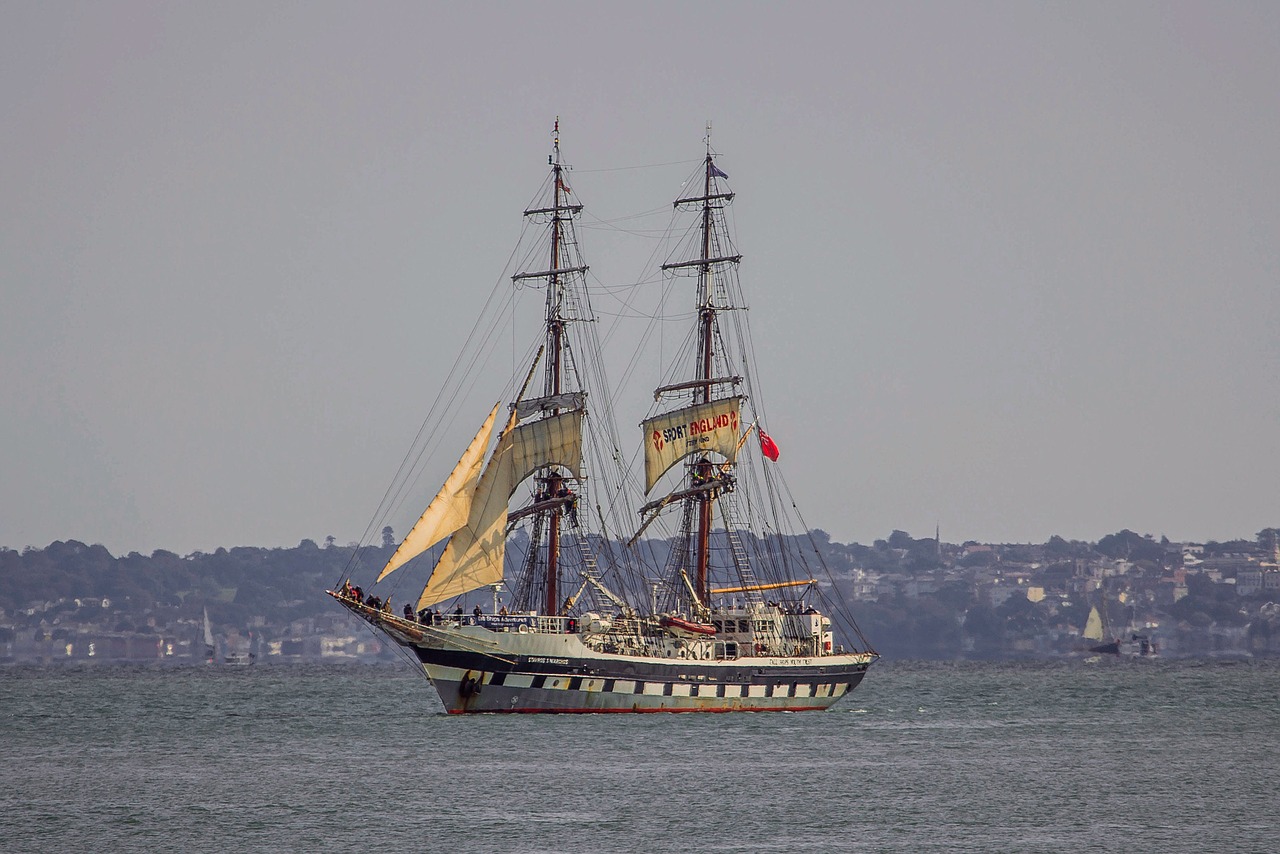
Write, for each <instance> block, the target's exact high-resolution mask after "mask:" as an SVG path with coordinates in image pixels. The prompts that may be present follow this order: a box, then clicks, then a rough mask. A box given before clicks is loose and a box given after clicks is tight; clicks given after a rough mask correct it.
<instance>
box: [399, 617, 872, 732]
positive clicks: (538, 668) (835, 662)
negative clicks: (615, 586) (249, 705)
mask: <svg viewBox="0 0 1280 854" xmlns="http://www.w3.org/2000/svg"><path fill="white" fill-rule="evenodd" d="M381 623H382V624H381V626H380V628H382V629H383V631H385V632H386V633H387V634H388V635H389V636H390V637H391V638H392V639H394V640H395V641H396V642H397V643H399V644H401V645H402V646H404V647H406V648H407V649H408V650H410V651H411V652H412V653H413V654H414V655H415V656H416V657H417V659H418V661H419V662H420V663H421V666H422V668H423V671H424V672H425V673H426V675H427V677H428V678H429V679H430V680H431V683H432V684H433V685H434V686H435V688H436V691H437V693H438V694H439V695H440V700H441V702H442V703H443V704H444V707H445V710H446V711H447V712H449V713H450V714H466V713H485V712H488V713H497V712H501V713H538V712H548V713H574V712H578V713H595V712H734V711H774V712H794V711H816V710H822V709H826V708H829V707H830V706H832V705H834V704H835V703H836V702H837V701H839V700H840V699H841V698H842V697H844V696H845V695H846V694H848V693H849V692H850V691H852V690H853V689H854V688H856V687H857V686H858V683H860V682H861V681H862V678H863V676H864V675H865V674H866V671H867V667H868V666H869V665H870V663H871V661H872V660H874V657H873V656H869V655H867V654H864V653H854V654H835V655H823V656H796V657H785V658H783V657H763V656H760V657H746V658H737V659H732V660H729V659H711V660H698V659H692V658H678V657H677V658H673V659H663V658H656V657H649V656H630V655H615V654H610V653H603V652H599V651H597V650H593V649H591V648H590V647H588V646H587V645H586V644H584V643H583V642H582V641H581V639H580V637H579V636H578V635H576V634H545V633H536V632H529V633H527V634H522V633H518V632H512V633H503V632H491V631H489V630H488V629H485V628H480V627H475V626H444V627H426V626H415V625H413V624H410V623H403V622H402V621H399V620H383V621H381Z"/></svg>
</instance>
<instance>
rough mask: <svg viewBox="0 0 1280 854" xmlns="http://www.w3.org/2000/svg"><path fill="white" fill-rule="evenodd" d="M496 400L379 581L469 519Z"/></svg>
mask: <svg viewBox="0 0 1280 854" xmlns="http://www.w3.org/2000/svg"><path fill="white" fill-rule="evenodd" d="M501 405H502V404H501V403H498V404H495V405H494V407H493V411H492V412H490V413H489V417H488V418H486V419H485V421H484V424H482V425H480V432H478V433H476V436H475V438H474V439H472V440H471V444H470V445H468V446H467V449H466V450H465V451H463V453H462V458H461V459H460V460H458V464H457V465H456V466H454V467H453V471H452V472H451V473H450V474H449V476H448V477H447V478H445V481H444V486H442V487H440V491H439V492H438V493H437V494H436V497H435V498H433V499H431V503H430V504H428V505H427V509H426V510H424V511H422V515H421V516H420V517H418V521H417V522H415V523H414V525H413V528H412V530H410V531H409V535H408V536H406V537H405V538H404V541H403V542H402V543H400V548H398V549H396V553H395V554H393V555H392V556H391V560H389V561H387V565H386V566H385V567H383V568H382V574H380V575H379V576H378V581H381V580H382V579H384V578H386V577H387V576H388V575H390V574H391V573H393V572H395V571H396V570H397V569H399V568H400V567H402V566H404V565H405V564H406V563H408V562H409V561H411V560H413V559H414V558H415V557H417V556H418V555H420V554H422V553H423V552H425V551H426V550H427V549H429V548H431V547H432V546H434V545H435V544H436V543H438V542H440V541H441V540H443V539H444V538H445V537H447V536H449V535H450V534H452V533H453V532H454V531H456V530H458V529H459V528H461V527H462V526H463V525H465V524H466V522H467V516H468V515H469V514H470V513H471V499H472V496H473V495H474V493H475V491H476V483H477V482H478V481H479V479H480V466H481V464H482V463H483V462H484V452H485V450H486V449H487V448H488V447H489V437H490V436H492V435H493V421H494V419H495V418H497V416H498V407H499V406H501Z"/></svg>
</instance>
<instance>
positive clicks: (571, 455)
mask: <svg viewBox="0 0 1280 854" xmlns="http://www.w3.org/2000/svg"><path fill="white" fill-rule="evenodd" d="M582 417H583V412H582V410H573V411H571V412H565V413H562V414H560V415H556V416H553V417H551V418H544V419H542V420H541V421H533V422H530V423H528V424H521V425H520V426H518V427H514V428H512V429H510V430H507V431H506V432H505V433H503V435H502V438H500V439H499V440H498V444H497V446H496V447H494V449H493V455H492V456H491V457H490V458H489V464H488V465H487V466H485V470H484V473H483V474H482V475H480V482H479V483H478V484H477V485H476V489H475V494H474V496H473V497H472V500H471V508H470V513H469V514H468V516H467V521H466V524H464V525H463V526H462V527H460V528H459V529H458V530H457V531H455V532H454V534H453V538H452V539H450V540H449V545H447V546H446V547H445V550H444V554H442V555H441V556H440V561H439V563H437V564H436V568H435V570H434V571H433V572H432V573H431V578H430V580H428V581H427V586H426V588H425V589H423V591H422V596H421V597H419V599H418V607H419V608H425V607H427V606H428V605H434V604H436V603H437V602H442V601H444V600H445V599H450V598H452V597H454V596H458V595H460V594H462V593H466V592H468V591H470V590H475V589H477V588H480V587H484V586H486V585H489V584H496V583H497V582H499V581H501V580H502V561H503V556H504V554H505V551H506V539H505V537H506V530H505V529H506V526H507V505H508V501H510V499H511V494H512V493H513V492H515V489H516V487H517V486H519V485H520V482H521V481H523V480H524V479H525V478H527V477H528V476H529V475H531V474H533V472H534V471H536V470H537V469H539V468H542V467H544V466H551V465H558V466H563V467H564V468H567V469H568V470H569V471H570V472H573V473H574V474H576V473H577V472H578V470H579V469H580V468H581V466H582Z"/></svg>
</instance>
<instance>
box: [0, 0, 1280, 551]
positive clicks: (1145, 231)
mask: <svg viewBox="0 0 1280 854" xmlns="http://www.w3.org/2000/svg"><path fill="white" fill-rule="evenodd" d="M464 5H465V6H466V8H463V7H464ZM0 22H2V23H3V26H0V97H2V98H3V101H2V106H3V109H2V110H0V195H2V197H3V200H4V201H3V206H2V207H0V216H3V225H2V227H0V296H2V297H3V311H0V396H2V398H3V401H4V414H3V415H0V483H2V484H3V487H2V489H0V544H2V545H7V546H9V547H13V548H20V547H22V546H24V545H34V546H44V545H47V544H48V543H49V542H51V541H53V540H55V539H72V538H74V539H80V540H84V541H87V542H101V543H103V544H104V545H106V546H107V547H108V548H110V549H111V550H112V551H113V552H117V553H120V552H127V551H131V550H138V551H142V552H149V551H151V550H152V549H155V548H167V549H171V550H174V551H178V552H180V553H185V552H189V551H192V550H196V549H202V550H209V549H212V548H214V547H217V546H232V545H293V544H296V543H297V542H298V541H299V540H300V539H302V538H304V537H311V538H314V539H317V540H319V539H321V538H323V537H324V536H325V535H327V534H333V535H335V536H336V537H338V539H339V540H340V541H346V540H349V539H355V538H357V537H359V536H360V534H361V532H362V531H363V530H364V527H365V525H366V523H367V522H368V521H369V518H370V516H371V515H372V514H373V512H374V510H375V508H376V506H377V504H378V502H379V500H380V498H381V497H382V494H383V491H384V489H385V488H386V486H387V484H388V483H389V481H390V480H391V477H392V475H393V473H394V471H395V469H396V466H397V465H398V463H399V461H400V459H401V457H402V455H403V454H404V451H405V449H406V448H407V447H408V445H409V443H410V441H411V439H412V436H413V434H414V432H415V431H416V429H417V426H418V424H419V422H420V421H421V419H422V418H423V416H424V415H425V414H426V411H427V408H428V406H429V405H430V403H431V400H432V399H433V397H434V394H435V390H436V387H437V386H438V384H439V383H440V381H441V379H442V378H443V371H444V368H445V367H447V365H448V363H449V362H450V361H451V360H452V359H453V357H454V355H455V354H456V352H457V350H458V349H459V348H460V346H461V343H462V340H463V335H464V333H465V330H466V329H467V328H469V326H470V324H471V322H472V321H473V320H474V318H475V315H476V314H477V313H478V311H479V309H480V306H481V303H482V302H483V299H484V297H485V296H486V295H487V294H488V292H489V290H490V288H491V287H492V286H493V284H494V282H495V281H497V278H498V276H499V275H500V274H501V273H502V270H503V266H504V264H505V262H506V259H507V257H508V255H509V253H510V251H511V248H512V246H513V245H514V243H515V240H516V237H517V235H518V233H519V229H520V225H521V223H520V216H519V212H520V210H521V209H522V208H523V206H524V205H525V203H526V202H528V200H529V199H530V198H531V197H532V195H533V193H534V191H535V190H536V189H537V187H538V185H539V183H540V182H541V181H542V179H543V177H544V175H545V169H546V166H545V164H546V155H547V151H548V147H549V131H550V126H551V122H552V120H553V119H554V117H555V116H556V115H559V116H560V117H561V120H562V138H563V144H564V149H565V154H566V158H567V159H568V160H569V162H571V163H572V164H573V165H574V166H575V172H574V178H573V185H574V190H575V192H576V194H577V195H578V197H579V200H580V201H582V202H584V203H585V204H586V205H587V206H588V210H589V212H590V214H591V216H593V217H596V218H598V219H599V220H616V219H618V218H621V217H626V216H628V215H631V214H635V213H638V212H642V211H650V210H654V209H658V208H664V209H665V208H667V207H668V206H669V203H670V200H671V199H672V198H674V196H675V195H676V194H677V192H678V191H679V187H680V182H681V181H682V180H683V178H684V176H685V175H686V174H687V172H688V171H689V169H690V166H689V165H688V164H687V163H682V164H679V165H673V166H661V167H654V168H649V169H634V170H622V171H597V170H618V169H619V167H628V166H639V165H651V164H667V163H674V162H676V161H689V160H692V159H696V158H697V157H699V156H700V155H701V153H702V142H701V140H702V137H703V133H704V124H705V122H706V121H707V120H708V119H710V120H712V121H713V122H714V128H715V131H714V136H713V143H714V145H715V148H716V149H717V151H719V152H720V159H719V161H718V162H719V163H720V165H721V166H722V167H723V168H724V169H725V171H727V172H728V173H729V174H730V175H731V176H732V180H731V184H732V187H733V189H734V190H735V191H736V192H737V193H738V199H737V203H736V205H735V208H734V216H735V222H736V225H737V230H738V242H739V247H740V249H741V250H742V251H743V253H744V256H745V260H744V264H743V266H742V271H741V272H742V279H743V282H744V285H745V287H746V289H747V291H748V293H749V294H750V295H751V302H752V308H753V315H752V321H753V327H754V330H755V332H756V338H757V340H756V346H757V352H758V354H759V355H760V357H761V359H762V360H763V361H764V362H765V364H766V374H767V375H766V376H765V377H764V378H763V380H762V383H761V384H762V385H763V386H764V388H765V393H766V395H767V400H768V407H769V413H770V418H771V421H770V433H771V434H772V435H773V437H774V438H775V439H776V440H777V441H778V443H779V444H780V445H781V446H782V450H783V454H784V457H783V461H782V462H783V464H784V465H785V467H786V472H787V476H788V478H789V480H790V483H791V486H792V490H793V492H794V493H795V494H796V495H797V496H798V497H799V500H800V501H801V504H802V510H803V511H804V513H805V517H806V520H807V521H808V523H809V524H810V525H813V526H816V527H821V528H823V529H825V530H827V531H828V532H829V533H830V534H831V535H832V537H833V538H835V539H837V540H841V541H848V540H859V541H862V542H870V541H871V540H873V539H876V538H879V537H884V536H886V535H887V534H888V533H889V532H890V531H891V530H893V529H894V528H901V529H903V530H907V531H909V532H911V533H912V534H914V535H915V536H925V535H932V533H933V529H934V525H935V524H940V525H941V529H942V535H943V538H944V539H950V540H955V541H960V540H965V539H977V540H983V541H1043V540H1044V539H1046V538H1047V537H1049V536H1050V535H1052V534H1055V533H1056V534H1061V535H1062V536H1065V537H1068V538H1080V539H1097V538H1098V537H1100V536H1102V535H1104V534H1107V533H1110V532H1113V531H1115V530H1118V529H1120V528H1123V527H1128V528H1133V529H1134V530H1138V531H1141V532H1149V533H1153V534H1156V535H1157V536H1158V535H1160V534H1167V535H1168V536H1170V537H1171V538H1173V539H1229V538H1233V537H1237V536H1243V537H1251V536H1252V535H1253V534H1254V533H1255V532H1256V531H1258V530H1259V529H1260V528H1262V527H1266V526H1272V525H1277V524H1280V453H1277V426H1278V425H1280V394H1278V391H1280V389H1278V386H1280V333H1278V330H1280V294H1278V293H1277V284H1278V279H1280V263H1278V258H1277V255H1278V249H1277V247H1278V245H1280V154H1278V153H1277V152H1280V97H1278V96H1277V93H1278V92H1280V49H1278V48H1277V46H1278V45H1280V5H1276V4H1266V3H1260V4H1250V3H1230V4H1208V3H1185V4H1184V3H1177V4H1146V3H1110V2H1108V3H1065V4H1040V3H1036V4H1033V3H1007V4H1006V3H978V4H953V3H945V4H944V3H938V4H927V5H922V4H910V3H893V4H885V3H838V4H836V3H833V4H825V3H816V4H806V3H793V4H787V5H786V6H785V7H784V6H783V5H782V4H771V5H766V4H746V3H700V4H686V3H648V4H635V5H632V6H628V7H620V6H617V5H614V4H599V3H582V4H571V3H553V4H516V3H510V4H489V3H479V4H427V3H406V4H401V3H373V4H354V3H352V4H333V3H311V2H309V3H297V4H283V3H268V4H261V3H236V2H231V3H217V4H211V3H205V4H175V3H159V2H157V3H137V2H116V3H86V4H74V3H35V2H23V3H14V2H3V3H0ZM664 217H665V215H664ZM591 222H592V221H591V220H587V221H584V225H590V224H591ZM624 237H625V236H624V235H620V234H619V233H618V232H616V231H611V230H610V229H608V228H599V227H598V228H585V229H584V231H583V243H584V250H585V253H586V255H587V260H588V262H589V263H590V264H591V265H592V272H593V274H595V275H596V276H597V277H598V278H600V279H601V280H602V281H604V282H606V283H608V282H634V281H636V280H637V279H639V278H641V277H642V276H643V275H645V274H646V271H645V270H643V269H642V265H643V263H644V260H645V258H646V257H647V253H648V252H649V250H650V246H648V245H647V244H645V243H644V241H643V238H640V239H638V241H637V240H632V241H628V240H626V239H623V238H624ZM636 242H639V244H640V245H638V246H637V245H633V244H634V243H636ZM654 379H655V378H654V377H647V378H646V377H643V376H641V377H637V382H640V383H641V384H642V385H643V384H651V383H652V382H653V380H654ZM641 415H642V413H639V412H637V414H636V416H635V418H634V419H629V418H624V419H623V424H622V427H623V429H624V430H633V431H634V433H635V436H634V438H635V443H636V444H637V445H638V444H639V441H640V439H639V431H638V429H637V428H634V425H633V424H632V423H631V422H632V421H633V420H634V421H638V420H639V418H640V417H641ZM458 447H459V449H460V448H461V445H460V444H459V446H458ZM453 461H454V458H453V457H452V456H450V458H449V459H447V460H443V459H442V460H441V461H440V462H439V464H438V467H437V468H438V476H439V477H443V474H444V473H445V472H446V471H447V468H448V467H449V466H450V465H451V464H452V463H453ZM436 478H437V476H436V475H435V474H433V475H432V476H431V477H429V478H428V479H432V480H435V479H436ZM425 489H426V487H425V486H424V490H425ZM426 498H429V495H425V494H424V496H423V500H424V501H425V500H426ZM405 516H406V518H404V519H402V520H398V521H397V522H396V530H397V531H399V532H401V533H403V532H404V531H405V530H407V525H408V524H409V522H410V518H409V516H410V513H409V511H406V513H405Z"/></svg>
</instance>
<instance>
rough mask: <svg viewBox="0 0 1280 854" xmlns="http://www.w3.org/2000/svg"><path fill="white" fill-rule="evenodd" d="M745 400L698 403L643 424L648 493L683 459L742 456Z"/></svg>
mask: <svg viewBox="0 0 1280 854" xmlns="http://www.w3.org/2000/svg"><path fill="white" fill-rule="evenodd" d="M741 404H742V398H741V397H726V398H723V399H721V400H713V401H710V402H709V403H697V404H694V405H693V406H686V407H685V408H683V409H677V410H675V411H673V412H667V413H664V414H663V415H657V416H655V417H653V418H650V419H648V420H647V421H644V422H642V423H641V424H640V426H641V428H642V429H643V430H644V491H645V492H646V493H648V492H649V491H650V490H652V489H653V485H654V484H655V483H657V482H658V479H659V478H661V477H662V476H663V475H664V474H666V473H667V471H668V470H669V469H670V468H671V467H672V466H673V465H675V464H676V463H678V462H680V460H682V459H684V458H685V457H687V456H689V455H690V454H696V453H699V452H702V451H715V452H716V453H718V454H720V455H722V456H723V457H724V458H725V459H727V460H728V461H729V462H733V461H734V459H736V458H737V455H738V446H739V441H738V439H739V433H740V431H741V430H742V423H741V419H740V417H739V414H738V413H739V409H740V407H741Z"/></svg>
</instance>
